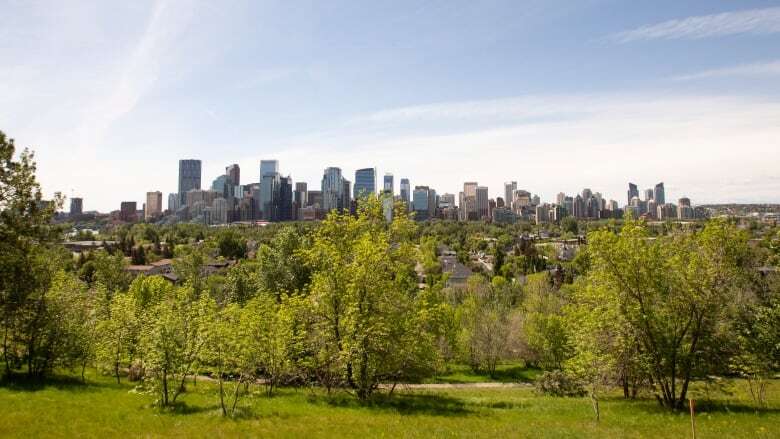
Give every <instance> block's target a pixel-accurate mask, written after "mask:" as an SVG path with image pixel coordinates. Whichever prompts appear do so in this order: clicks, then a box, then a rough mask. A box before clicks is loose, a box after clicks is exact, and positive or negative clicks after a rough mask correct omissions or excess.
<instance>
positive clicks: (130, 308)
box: [97, 293, 140, 383]
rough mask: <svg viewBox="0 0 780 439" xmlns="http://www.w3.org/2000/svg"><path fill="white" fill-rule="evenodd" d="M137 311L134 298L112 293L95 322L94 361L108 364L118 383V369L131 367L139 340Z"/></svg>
mask: <svg viewBox="0 0 780 439" xmlns="http://www.w3.org/2000/svg"><path fill="white" fill-rule="evenodd" d="M139 311H140V307H139V305H138V304H137V303H136V300H135V298H134V297H133V295H132V294H129V293H119V294H116V295H114V296H113V298H112V299H111V303H110V306H109V312H108V314H106V316H105V317H104V318H103V319H101V320H100V321H99V322H98V324H97V360H98V362H99V363H100V364H103V365H107V366H108V367H109V368H110V370H111V371H112V372H113V373H114V376H115V377H116V382H117V383H119V382H120V374H119V370H120V369H121V368H122V366H124V365H126V366H128V367H129V366H130V365H131V363H132V361H133V359H134V358H133V357H134V353H135V347H136V344H137V342H138V335H139V330H140V321H139V319H138V316H137V315H136V314H137V313H138V312H139Z"/></svg>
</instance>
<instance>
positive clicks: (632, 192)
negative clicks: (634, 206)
mask: <svg viewBox="0 0 780 439" xmlns="http://www.w3.org/2000/svg"><path fill="white" fill-rule="evenodd" d="M634 197H639V188H638V187H637V185H635V184H634V183H629V184H628V204H629V205H631V200H632V199H633V198H634Z"/></svg>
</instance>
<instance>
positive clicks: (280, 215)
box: [276, 176, 293, 221]
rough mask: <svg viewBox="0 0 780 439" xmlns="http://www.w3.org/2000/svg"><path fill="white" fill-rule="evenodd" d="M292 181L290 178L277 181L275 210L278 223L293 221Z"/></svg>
mask: <svg viewBox="0 0 780 439" xmlns="http://www.w3.org/2000/svg"><path fill="white" fill-rule="evenodd" d="M292 188H293V181H292V177H290V176H287V177H281V178H280V179H279V200H278V204H277V205H278V208H277V211H278V212H277V217H276V219H277V220H278V221H291V220H292V219H293V190H292Z"/></svg>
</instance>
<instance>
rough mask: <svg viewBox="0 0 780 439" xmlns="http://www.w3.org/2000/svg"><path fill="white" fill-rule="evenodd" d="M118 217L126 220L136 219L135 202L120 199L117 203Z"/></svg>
mask: <svg viewBox="0 0 780 439" xmlns="http://www.w3.org/2000/svg"><path fill="white" fill-rule="evenodd" d="M119 206H120V207H119V219H120V220H122V221H126V222H133V221H136V220H137V219H138V218H137V217H136V210H137V208H136V206H137V204H136V202H135V201H122V203H121V204H120V205H119Z"/></svg>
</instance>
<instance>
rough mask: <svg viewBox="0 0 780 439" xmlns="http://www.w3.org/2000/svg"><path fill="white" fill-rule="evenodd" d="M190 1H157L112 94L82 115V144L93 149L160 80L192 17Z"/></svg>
mask: <svg viewBox="0 0 780 439" xmlns="http://www.w3.org/2000/svg"><path fill="white" fill-rule="evenodd" d="M192 12H193V11H192V7H191V5H190V4H189V2H187V1H184V0H182V1H168V0H164V1H159V2H156V3H154V7H153V10H152V12H151V15H150V17H149V21H148V23H147V25H146V28H145V31H144V32H143V34H142V35H141V37H140V38H139V40H138V42H137V43H136V45H135V47H134V48H133V50H132V52H131V53H130V54H129V56H128V57H127V58H126V59H125V60H124V61H123V62H122V63H121V65H120V69H119V72H118V75H117V78H116V79H115V80H114V82H113V85H111V86H110V90H109V92H108V93H106V94H104V95H101V96H99V97H98V98H97V99H96V100H95V101H94V102H93V103H92V104H91V105H89V106H88V107H87V109H86V111H85V112H84V113H83V115H82V124H81V126H80V128H79V130H78V137H77V138H78V142H79V145H80V146H82V147H86V148H93V147H95V146H97V144H99V143H100V141H101V140H102V139H103V137H104V135H105V133H106V132H107V131H108V130H109V128H110V127H111V125H112V124H113V123H114V122H115V121H117V120H118V119H119V118H121V117H122V116H124V115H125V114H127V113H129V112H131V111H132V110H133V109H134V108H135V107H136V105H137V104H138V103H139V101H140V100H141V98H142V97H143V96H144V94H146V93H147V92H149V91H150V90H151V89H152V87H153V86H154V85H155V83H156V82H157V80H158V76H159V74H160V69H161V67H162V65H163V62H164V58H165V57H166V56H167V55H168V54H169V53H168V52H169V50H170V49H171V46H172V45H173V43H174V42H175V40H176V38H177V37H179V36H180V34H181V33H182V32H183V31H184V30H185V29H186V28H187V25H188V23H189V20H190V19H191V16H192Z"/></svg>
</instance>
